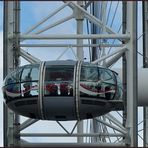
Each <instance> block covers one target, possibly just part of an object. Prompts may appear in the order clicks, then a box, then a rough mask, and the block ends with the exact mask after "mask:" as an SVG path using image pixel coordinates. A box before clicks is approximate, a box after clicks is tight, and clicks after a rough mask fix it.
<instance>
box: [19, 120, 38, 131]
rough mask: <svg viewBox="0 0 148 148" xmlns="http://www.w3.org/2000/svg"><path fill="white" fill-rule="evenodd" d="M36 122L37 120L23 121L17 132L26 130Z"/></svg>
mask: <svg viewBox="0 0 148 148" xmlns="http://www.w3.org/2000/svg"><path fill="white" fill-rule="evenodd" d="M37 121H39V120H37V119H28V120H26V121H24V122H23V123H22V124H21V125H20V126H19V130H18V131H22V130H24V129H25V128H27V127H28V126H30V125H32V124H34V123H36V122H37Z"/></svg>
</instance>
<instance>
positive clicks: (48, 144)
mask: <svg viewBox="0 0 148 148" xmlns="http://www.w3.org/2000/svg"><path fill="white" fill-rule="evenodd" d="M22 143H23V146H24V147H52V148H53V147H57V148H58V147H59V148H60V147H63V148H64V147H67V148H69V147H71V148H72V147H79V148H81V147H82V148H86V147H89V148H90V147H96V148H98V147H101V146H103V147H109V146H111V147H123V146H125V145H124V143H121V142H120V143H29V142H28V143H24V142H22Z"/></svg>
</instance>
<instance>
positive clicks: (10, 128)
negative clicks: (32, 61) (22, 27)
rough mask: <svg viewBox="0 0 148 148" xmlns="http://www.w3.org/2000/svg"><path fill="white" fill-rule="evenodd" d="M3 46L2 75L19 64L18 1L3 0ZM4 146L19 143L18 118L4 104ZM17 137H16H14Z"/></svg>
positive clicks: (12, 145)
mask: <svg viewBox="0 0 148 148" xmlns="http://www.w3.org/2000/svg"><path fill="white" fill-rule="evenodd" d="M9 34H11V35H13V34H15V36H16V38H14V40H9V39H8V36H9ZM3 35H4V39H3V41H4V43H3V45H4V47H3V76H4V78H5V77H6V75H7V74H9V73H10V72H11V71H12V70H14V69H15V68H16V67H17V66H18V64H19V58H18V52H19V46H18V44H19V40H18V39H19V38H18V35H19V2H18V1H17V2H16V1H4V34H3ZM3 117H4V118H3V120H4V124H3V126H4V131H3V133H4V147H14V146H17V145H18V144H19V136H18V135H16V131H17V129H18V125H19V118H18V116H17V115H16V114H14V112H12V111H11V110H10V109H9V108H8V107H7V106H6V104H4V116H3ZM16 137H17V138H16Z"/></svg>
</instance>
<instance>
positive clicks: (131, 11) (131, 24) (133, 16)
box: [126, 1, 138, 147]
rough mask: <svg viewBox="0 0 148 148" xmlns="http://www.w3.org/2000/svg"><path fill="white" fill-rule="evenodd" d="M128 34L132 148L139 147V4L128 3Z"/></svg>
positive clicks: (129, 113)
mask: <svg viewBox="0 0 148 148" xmlns="http://www.w3.org/2000/svg"><path fill="white" fill-rule="evenodd" d="M126 14H127V21H126V22H127V26H126V27H127V28H126V29H127V33H130V35H131V38H130V41H129V42H128V43H127V48H128V49H129V50H128V51H127V53H126V58H127V88H126V90H127V121H126V128H127V129H128V130H129V136H130V140H131V141H129V144H130V146H134V147H137V141H138V138H137V137H138V132H137V96H138V95H137V90H138V89H137V83H138V82H137V2H136V1H127V11H126Z"/></svg>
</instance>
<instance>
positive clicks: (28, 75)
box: [21, 65, 39, 97]
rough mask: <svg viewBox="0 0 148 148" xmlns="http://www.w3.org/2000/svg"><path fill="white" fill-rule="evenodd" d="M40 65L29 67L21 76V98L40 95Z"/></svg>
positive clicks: (26, 67)
mask: <svg viewBox="0 0 148 148" xmlns="http://www.w3.org/2000/svg"><path fill="white" fill-rule="evenodd" d="M38 81H39V65H27V66H25V67H24V69H23V72H22V76H21V96H22V97H32V96H37V95H38Z"/></svg>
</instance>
